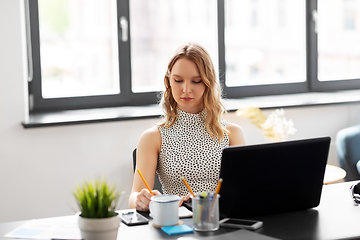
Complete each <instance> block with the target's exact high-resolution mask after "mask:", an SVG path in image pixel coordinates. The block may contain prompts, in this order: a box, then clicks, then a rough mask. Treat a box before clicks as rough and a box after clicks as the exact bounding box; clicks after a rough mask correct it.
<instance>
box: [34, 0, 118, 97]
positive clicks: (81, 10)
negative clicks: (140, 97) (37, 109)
mask: <svg viewBox="0 0 360 240" xmlns="http://www.w3.org/2000/svg"><path fill="white" fill-rule="evenodd" d="M116 19H117V15H116V1H115V0H51V1H49V0H39V25H40V53H41V74H42V82H41V84H42V95H43V97H44V98H57V97H76V96H90V95H105V94H116V93H119V92H120V87H119V85H120V83H119V60H118V43H117V20H116Z"/></svg>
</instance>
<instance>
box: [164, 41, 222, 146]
mask: <svg viewBox="0 0 360 240" xmlns="http://www.w3.org/2000/svg"><path fill="white" fill-rule="evenodd" d="M180 58H186V59H188V60H190V61H192V62H193V63H195V64H196V66H197V68H198V70H199V72H200V76H201V79H202V81H203V82H204V84H205V91H204V95H203V103H204V107H205V109H206V115H205V116H206V118H205V119H203V121H204V122H205V127H206V130H207V132H208V133H209V134H210V136H211V137H213V138H214V139H215V140H217V141H222V140H223V138H224V133H225V132H227V133H228V131H227V130H226V129H225V128H224V127H222V126H221V117H222V114H223V113H224V112H225V107H224V104H223V103H222V100H221V87H220V85H219V83H218V82H217V81H216V73H215V69H214V65H213V63H212V61H211V58H210V55H209V53H208V52H207V51H206V50H205V48H203V47H202V46H200V45H198V44H195V43H187V44H185V45H183V46H180V47H179V48H178V49H177V50H176V52H175V53H174V55H173V57H172V58H171V59H170V62H169V64H168V68H167V71H166V74H165V77H164V84H165V91H164V93H163V95H162V98H161V104H162V107H163V110H164V113H165V116H164V120H163V122H162V123H160V124H159V125H160V126H163V127H166V128H168V127H171V126H172V125H174V123H175V121H176V119H177V114H178V113H177V103H176V101H175V99H174V97H173V95H172V92H171V87H170V74H171V70H172V68H173V66H174V65H175V63H176V61H177V60H179V59H180ZM200 116H203V115H202V114H201V115H200Z"/></svg>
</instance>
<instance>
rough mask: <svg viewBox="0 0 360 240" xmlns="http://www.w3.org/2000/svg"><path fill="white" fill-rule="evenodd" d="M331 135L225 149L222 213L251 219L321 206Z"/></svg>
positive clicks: (221, 195)
mask: <svg viewBox="0 0 360 240" xmlns="http://www.w3.org/2000/svg"><path fill="white" fill-rule="evenodd" d="M329 146H330V137H322V138H313V139H304V140H295V141H286V142H279V143H267V144H261V145H249V146H240V147H229V148H226V149H224V150H223V154H222V162H221V170H220V177H221V178H222V179H223V183H222V187H221V190H220V193H219V194H220V199H219V209H220V218H225V217H226V218H249V217H256V216H264V215H269V214H278V213H284V212H291V211H297V210H304V209H309V208H313V207H316V206H318V205H319V202H320V196H321V190H322V186H323V179H324V173H325V167H326V164H327V159H328V153H329Z"/></svg>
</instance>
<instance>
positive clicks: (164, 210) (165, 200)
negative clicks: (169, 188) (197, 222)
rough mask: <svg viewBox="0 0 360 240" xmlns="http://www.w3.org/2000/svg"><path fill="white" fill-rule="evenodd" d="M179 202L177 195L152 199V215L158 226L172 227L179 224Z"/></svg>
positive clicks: (157, 196)
mask: <svg viewBox="0 0 360 240" xmlns="http://www.w3.org/2000/svg"><path fill="white" fill-rule="evenodd" d="M179 200H180V197H179V196H177V195H156V196H153V197H151V202H150V206H149V207H150V213H151V217H152V218H153V220H154V221H153V223H154V225H156V226H161V227H164V226H172V225H176V224H177V223H178V222H179Z"/></svg>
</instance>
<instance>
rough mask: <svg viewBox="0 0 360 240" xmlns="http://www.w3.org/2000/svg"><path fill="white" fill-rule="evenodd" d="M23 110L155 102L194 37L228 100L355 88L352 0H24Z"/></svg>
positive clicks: (358, 31) (356, 6)
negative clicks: (173, 62) (175, 59)
mask: <svg viewBox="0 0 360 240" xmlns="http://www.w3.org/2000/svg"><path fill="white" fill-rule="evenodd" d="M24 1H25V7H27V11H26V13H27V26H28V28H27V30H28V31H27V34H28V53H29V96H30V99H31V101H30V102H31V111H33V112H41V111H57V110H65V109H83V108H99V107H111V106H131V105H145V104H153V103H156V102H158V96H159V91H161V90H162V88H163V78H164V74H165V70H166V66H167V63H168V60H169V59H170V57H171V55H172V53H173V52H174V51H175V49H176V48H177V47H178V46H179V45H180V44H183V43H185V42H198V43H200V44H201V45H203V46H205V47H206V49H207V50H208V51H209V52H210V55H211V57H212V59H213V61H214V64H215V66H219V67H218V69H217V70H218V76H219V81H220V83H221V85H222V86H223V89H224V95H225V97H227V98H241V97H248V96H259V95H273V94H285V93H301V92H311V91H332V90H344V89H353V88H360V80H359V78H360V70H359V69H360V68H359V64H360V57H359V56H360V48H359V44H358V42H359V40H360V39H359V38H360V27H359V26H360V24H359V21H360V19H359V17H358V16H360V14H359V13H360V0H242V1H238V0H152V1H148V0H131V1H130V0H86V1H84V0H51V1H50V0H24Z"/></svg>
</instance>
